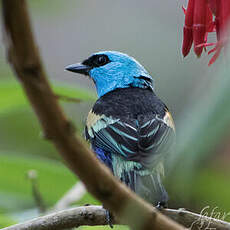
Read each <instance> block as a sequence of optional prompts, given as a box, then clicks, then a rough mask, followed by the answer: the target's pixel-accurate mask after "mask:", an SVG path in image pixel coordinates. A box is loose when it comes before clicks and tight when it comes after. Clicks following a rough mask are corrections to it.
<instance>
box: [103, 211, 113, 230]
mask: <svg viewBox="0 0 230 230" xmlns="http://www.w3.org/2000/svg"><path fill="white" fill-rule="evenodd" d="M105 212H106V214H105V215H106V222H107V224H108V225H109V227H110V228H113V224H112V221H113V216H112V214H111V213H110V211H108V210H105Z"/></svg>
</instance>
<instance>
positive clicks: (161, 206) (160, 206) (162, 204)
mask: <svg viewBox="0 0 230 230" xmlns="http://www.w3.org/2000/svg"><path fill="white" fill-rule="evenodd" d="M167 207H168V204H167V203H166V202H162V201H160V202H158V203H157V206H156V209H158V210H159V211H162V210H163V209H164V208H167Z"/></svg>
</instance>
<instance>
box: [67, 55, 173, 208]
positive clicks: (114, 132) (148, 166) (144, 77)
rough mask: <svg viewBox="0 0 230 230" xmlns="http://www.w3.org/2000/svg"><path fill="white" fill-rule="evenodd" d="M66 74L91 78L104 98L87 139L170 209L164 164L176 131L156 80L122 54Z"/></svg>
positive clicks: (118, 171)
mask: <svg viewBox="0 0 230 230" xmlns="http://www.w3.org/2000/svg"><path fill="white" fill-rule="evenodd" d="M66 70H69V71H72V72H75V73H80V74H84V75H88V76H89V77H90V78H91V79H92V80H93V82H94V84H95V86H96V90H97V94H98V100H97V101H96V103H95V104H94V106H93V108H92V109H91V110H90V112H89V114H88V117H87V121H86V127H85V137H86V139H87V140H89V142H90V144H91V147H92V150H93V151H94V152H95V154H96V155H97V157H98V158H99V159H100V160H101V161H102V162H103V163H104V164H106V165H107V166H108V167H109V168H110V169H111V171H112V172H113V174H114V175H115V176H116V177H118V178H119V179H120V180H121V181H122V182H123V183H125V184H126V185H127V186H128V187H129V188H130V189H132V190H133V191H134V192H135V193H137V194H138V195H140V196H141V197H142V198H144V199H145V200H146V201H148V202H150V203H152V204H154V205H160V206H161V207H162V206H165V205H166V204H167V201H168V195H167V192H166V190H165V188H164V186H163V184H162V176H163V174H164V168H163V164H162V162H163V160H164V158H165V157H167V154H168V153H169V152H170V151H169V150H170V146H171V145H172V143H173V140H174V137H175V128H174V122H173V119H172V116H171V114H170V113H169V111H168V109H167V107H166V105H165V104H164V103H163V102H162V101H161V100H160V99H159V98H158V97H157V96H156V94H155V92H154V84H153V79H152V77H151V76H150V75H149V73H148V72H147V71H146V70H145V68H144V67H143V66H142V65H141V64H140V63H139V62H137V61H136V60H135V59H134V58H132V57H130V56H128V55H126V54H123V53H120V52H116V51H103V52H98V53H95V54H92V55H91V56H90V57H89V58H88V59H86V60H84V61H83V62H81V63H80V64H73V65H69V66H67V67H66Z"/></svg>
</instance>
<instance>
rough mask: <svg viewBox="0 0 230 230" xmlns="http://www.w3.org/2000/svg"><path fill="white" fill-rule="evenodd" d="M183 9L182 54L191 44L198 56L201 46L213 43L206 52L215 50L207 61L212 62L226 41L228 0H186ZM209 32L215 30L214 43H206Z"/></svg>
mask: <svg viewBox="0 0 230 230" xmlns="http://www.w3.org/2000/svg"><path fill="white" fill-rule="evenodd" d="M183 10H184V12H185V25H184V38H183V45H182V53H183V56H184V57H186V56H187V55H188V53H189V51H190V49H191V46H192V44H194V52H195V53H196V55H197V56H198V57H200V55H201V54H202V51H203V48H205V47H207V46H211V45H215V47H214V48H213V49H212V50H210V51H209V52H208V54H210V53H213V52H215V54H214V55H213V57H212V58H211V60H210V62H209V65H211V64H213V63H214V62H215V60H216V59H217V58H218V56H219V54H220V51H221V49H222V48H223V47H224V46H226V44H227V41H228V24H229V20H230V0H188V6H187V10H185V9H183ZM214 16H215V20H214V21H213V17H214ZM210 32H216V35H217V42H216V43H207V37H208V33H210Z"/></svg>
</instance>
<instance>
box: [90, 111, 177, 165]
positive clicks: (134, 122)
mask: <svg viewBox="0 0 230 230" xmlns="http://www.w3.org/2000/svg"><path fill="white" fill-rule="evenodd" d="M168 114H169V113H168V112H166V114H165V117H164V118H162V119H160V118H159V117H158V116H157V115H154V114H151V115H149V116H143V115H142V116H140V117H138V118H137V119H123V120H122V119H113V118H112V117H106V116H104V115H102V116H99V115H96V114H94V113H93V112H92V111H91V112H90V115H89V116H88V119H89V118H90V119H92V118H93V119H92V120H93V122H90V121H89V120H88V121H87V127H86V137H87V138H88V139H89V140H90V142H91V144H92V145H93V146H96V147H98V148H101V149H103V150H104V151H106V152H110V153H113V154H120V155H121V156H123V157H125V158H127V159H128V160H133V161H137V162H141V163H143V164H146V165H148V164H151V163H152V161H154V158H155V157H151V156H155V155H158V154H161V153H162V152H166V151H168V146H169V142H171V139H172V138H171V136H172V134H173V133H174V131H173V125H172V124H173V121H172V120H170V119H171V116H170V117H169V115H168ZM166 116H167V117H166ZM168 117H169V118H168ZM166 118H167V119H166ZM169 120H170V122H169Z"/></svg>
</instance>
